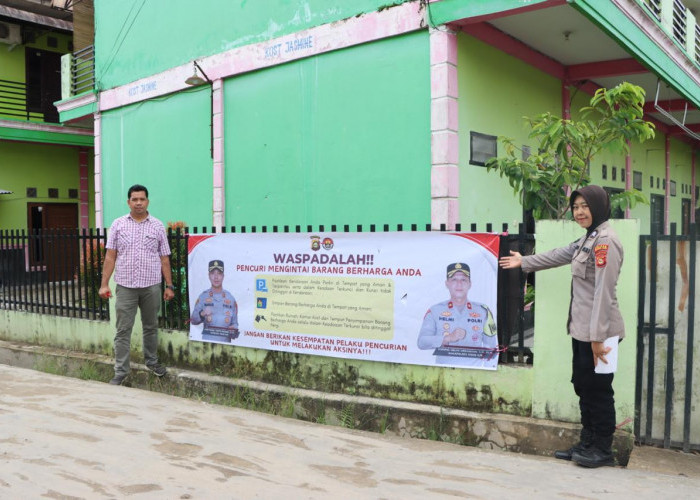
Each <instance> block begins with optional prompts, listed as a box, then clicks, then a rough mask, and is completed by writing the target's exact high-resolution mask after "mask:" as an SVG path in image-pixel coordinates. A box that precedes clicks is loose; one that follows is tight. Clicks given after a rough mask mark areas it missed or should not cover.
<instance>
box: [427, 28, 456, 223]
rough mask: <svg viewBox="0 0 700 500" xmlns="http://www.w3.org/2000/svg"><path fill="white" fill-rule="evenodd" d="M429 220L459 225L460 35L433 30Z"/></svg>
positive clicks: (431, 40)
mask: <svg viewBox="0 0 700 500" xmlns="http://www.w3.org/2000/svg"><path fill="white" fill-rule="evenodd" d="M430 81H431V85H430V89H431V92H430V94H431V95H430V97H431V101H430V129H431V130H430V133H431V136H430V144H431V170H430V199H431V203H430V218H431V223H432V225H433V227H436V226H438V227H439V226H440V224H445V225H446V226H447V229H454V227H455V224H457V223H458V222H459V120H458V109H457V99H458V93H459V91H458V88H457V34H456V33H455V32H453V31H448V30H447V29H446V28H445V27H441V28H440V29H431V30H430Z"/></svg>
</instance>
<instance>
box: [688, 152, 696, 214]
mask: <svg viewBox="0 0 700 500" xmlns="http://www.w3.org/2000/svg"><path fill="white" fill-rule="evenodd" d="M695 153H696V151H695V149H693V152H692V153H691V154H690V165H691V167H690V172H691V176H692V177H691V179H692V180H691V184H692V186H691V188H690V223H691V224H695V206H696V205H695V204H696V203H697V202H698V200H696V199H695V186H696V183H695V182H696V181H695Z"/></svg>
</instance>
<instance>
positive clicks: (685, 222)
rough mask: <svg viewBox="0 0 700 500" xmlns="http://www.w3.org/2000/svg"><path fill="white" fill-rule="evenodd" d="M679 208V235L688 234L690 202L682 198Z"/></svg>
mask: <svg viewBox="0 0 700 500" xmlns="http://www.w3.org/2000/svg"><path fill="white" fill-rule="evenodd" d="M682 201H683V205H682V206H681V231H682V232H681V234H689V233H690V200H689V199H687V198H683V200H682Z"/></svg>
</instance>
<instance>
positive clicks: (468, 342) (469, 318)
mask: <svg viewBox="0 0 700 500" xmlns="http://www.w3.org/2000/svg"><path fill="white" fill-rule="evenodd" d="M445 286H446V287H447V290H448V291H449V292H450V298H449V299H448V300H445V301H444V302H440V303H438V304H435V305H434V306H432V307H431V308H430V309H428V312H426V313H425V317H424V318H423V325H422V326H421V329H420V333H419V335H418V348H419V349H434V352H433V354H434V355H435V361H436V363H438V364H450V365H462V366H470V367H474V368H495V367H496V366H497V364H498V352H497V350H498V336H497V335H496V333H497V332H496V322H495V320H494V317H493V314H492V313H491V311H490V310H489V308H488V306H486V305H485V304H480V303H478V302H470V301H469V298H468V294H469V290H470V289H471V286H472V282H471V270H470V269H469V266H468V265H467V264H465V263H463V262H455V263H453V264H450V265H448V266H447V279H446V280H445Z"/></svg>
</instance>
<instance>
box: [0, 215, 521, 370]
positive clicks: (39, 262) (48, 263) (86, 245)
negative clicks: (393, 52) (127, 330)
mask: <svg viewBox="0 0 700 500" xmlns="http://www.w3.org/2000/svg"><path fill="white" fill-rule="evenodd" d="M422 229H423V227H421V228H420V229H419V226H418V225H416V224H412V225H410V226H404V225H401V224H399V225H397V226H394V227H393V228H390V226H389V225H388V224H385V225H383V226H382V227H381V228H377V226H376V225H369V226H363V225H355V226H350V225H343V226H337V225H331V226H311V225H305V226H302V225H296V226H238V227H236V226H232V227H230V228H228V230H227V228H220V229H218V230H217V228H215V227H211V228H207V227H201V228H196V227H194V228H191V229H190V228H177V229H175V230H173V229H168V239H169V241H170V249H171V268H172V274H173V285H174V287H175V297H174V299H173V300H171V301H170V302H163V304H162V307H161V316H160V326H161V327H163V328H169V329H173V330H186V329H188V328H189V304H188V283H187V247H188V240H189V235H190V234H199V233H226V232H230V233H258V232H259V233H267V232H272V233H277V232H280V233H298V232H302V231H304V232H313V231H319V232H323V231H326V230H328V231H331V232H338V231H340V232H351V231H352V232H363V231H367V232H378V231H382V232H386V231H390V230H391V231H419V230H422ZM424 229H425V231H432V230H434V229H433V228H432V227H431V225H430V224H428V225H426V226H424ZM465 229H466V228H465ZM483 229H485V231H486V232H493V225H492V224H486V225H485V227H484V228H483ZM502 229H503V234H502V235H501V245H500V248H501V255H507V254H508V251H509V250H517V251H519V252H520V253H522V254H524V255H525V254H530V253H532V250H533V248H534V235H532V234H526V233H525V232H524V229H523V226H522V224H521V226H520V230H519V232H518V233H517V234H507V233H506V231H507V224H504V225H503V226H502ZM438 230H440V231H446V230H447V229H446V227H445V226H444V225H443V226H441V227H440V228H438ZM462 230H463V229H462V226H461V225H459V224H458V225H457V227H456V228H455V231H457V232H459V231H462ZM468 230H469V231H471V232H477V225H476V224H471V225H469V226H468ZM106 239H107V234H106V231H101V230H99V229H98V230H92V229H91V230H82V231H78V230H46V231H35V232H32V233H27V232H25V231H8V230H5V231H2V230H0V308H3V309H11V310H18V311H27V312H31V313H38V314H51V315H56V316H69V317H76V318H85V319H96V320H109V305H108V303H107V301H104V300H102V299H100V298H99V296H98V294H97V292H98V289H99V286H100V281H101V275H102V265H103V262H104V255H105V248H104V247H105V243H106ZM525 289H526V281H525V277H524V275H523V274H522V273H521V272H519V271H518V270H510V271H504V270H499V273H498V311H497V323H498V325H499V328H498V336H499V344H500V345H501V346H504V347H507V349H506V350H505V351H504V352H503V353H502V354H501V360H500V361H501V362H503V363H508V362H518V363H528V364H531V363H532V357H533V353H532V340H533V333H534V332H533V321H534V319H533V311H531V310H527V309H526V307H525V304H524V295H525Z"/></svg>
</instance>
